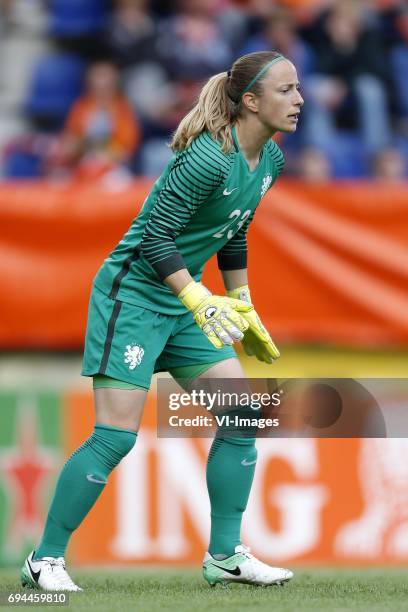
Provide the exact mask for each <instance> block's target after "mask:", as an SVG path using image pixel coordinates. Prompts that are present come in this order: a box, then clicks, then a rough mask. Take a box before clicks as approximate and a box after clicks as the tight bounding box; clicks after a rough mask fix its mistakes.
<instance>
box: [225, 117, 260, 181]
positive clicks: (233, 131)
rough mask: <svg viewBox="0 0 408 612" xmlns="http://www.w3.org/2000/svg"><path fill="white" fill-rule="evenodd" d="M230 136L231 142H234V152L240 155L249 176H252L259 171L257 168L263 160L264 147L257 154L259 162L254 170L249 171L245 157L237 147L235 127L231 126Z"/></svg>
mask: <svg viewBox="0 0 408 612" xmlns="http://www.w3.org/2000/svg"><path fill="white" fill-rule="evenodd" d="M231 134H232V140H233V142H234V147H235V150H236V152H237V153H239V154H240V155H241V157H242V159H243V160H244V162H245V165H246V167H247V170H248V172H249V174H254V173H255V172H256V171H257V170H259V167H260V165H261V162H262V159H263V155H264V148H265V146H263V147H262V150H261V152H260V154H259V161H258V163H257V166H256V168H255V169H254V170H251V169H250V167H249V164H248V161H247V159H246V157H245V155H244V154H243V152H242V151H241V149H240V146H239V143H238V138H237V134H236V131H235V125H233V126H232V129H231Z"/></svg>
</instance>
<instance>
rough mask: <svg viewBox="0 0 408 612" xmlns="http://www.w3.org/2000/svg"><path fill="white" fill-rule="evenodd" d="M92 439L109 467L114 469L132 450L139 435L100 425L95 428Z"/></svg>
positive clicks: (126, 430)
mask: <svg viewBox="0 0 408 612" xmlns="http://www.w3.org/2000/svg"><path fill="white" fill-rule="evenodd" d="M92 438H93V441H94V445H95V447H97V448H98V451H99V455H101V456H103V459H104V462H105V463H106V465H107V467H109V468H110V469H113V468H114V467H116V466H117V465H118V463H119V462H120V461H121V460H122V459H123V458H124V457H125V456H126V455H127V454H128V453H129V452H130V451H131V450H132V448H133V446H134V445H135V442H136V438H137V433H136V432H135V431H131V430H128V429H120V428H118V427H112V426H110V425H100V424H98V425H96V426H95V430H94V433H93V436H92Z"/></svg>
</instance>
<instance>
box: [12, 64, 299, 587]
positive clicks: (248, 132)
mask: <svg viewBox="0 0 408 612" xmlns="http://www.w3.org/2000/svg"><path fill="white" fill-rule="evenodd" d="M302 104H303V100H302V97H301V95H300V93H299V83H298V79H297V74H296V70H295V67H294V66H293V64H292V63H291V62H290V61H288V60H287V59H286V58H284V57H283V56H282V55H280V54H279V53H277V52H257V53H251V54H249V55H246V56H243V57H241V58H239V59H238V60H236V62H235V63H234V65H233V66H232V68H231V70H230V71H228V72H225V73H221V74H217V75H215V76H214V77H212V78H211V79H210V80H209V81H208V83H207V84H206V85H205V86H204V87H203V89H202V92H201V94H200V97H199V100H198V103H197V105H196V106H195V107H194V108H193V109H192V110H191V112H190V113H189V114H188V115H187V116H186V117H185V118H184V119H183V120H182V121H181V123H180V125H179V127H178V129H177V130H176V132H175V134H174V136H173V140H172V143H171V146H172V149H173V151H174V157H173V159H172V160H171V161H170V162H169V164H168V166H167V168H166V169H165V170H164V172H163V174H162V175H161V176H160V178H159V179H158V180H157V181H156V183H155V184H154V186H153V188H152V190H151V192H150V194H149V196H148V197H147V199H146V201H145V203H144V205H143V208H142V210H141V212H140V213H139V215H138V216H137V218H136V219H135V220H134V222H133V223H132V225H131V227H130V229H129V230H128V232H127V233H126V234H125V235H124V237H123V239H122V240H121V242H120V243H119V244H118V245H117V247H116V248H115V249H114V251H113V252H112V253H111V254H110V255H109V257H108V258H107V259H106V260H105V262H104V263H103V265H102V267H101V268H100V270H99V272H98V274H97V275H96V277H95V279H94V286H93V290H92V295H91V300H90V305H89V313H88V327H87V333H86V340H85V354H84V362H83V372H82V373H83V374H84V375H85V376H92V377H93V387H94V397H95V412H96V419H95V421H96V422H95V428H94V431H93V433H92V435H91V436H90V438H88V440H86V441H85V442H84V444H83V445H82V446H81V447H80V448H79V449H78V450H77V451H76V452H75V453H74V454H73V455H72V456H71V458H70V459H69V460H68V461H67V463H66V464H65V466H64V468H63V469H62V472H61V474H60V477H59V480H58V482H57V486H56V491H55V494H54V498H53V500H52V503H51V507H50V510H49V514H48V517H47V521H46V525H45V529H44V533H43V536H42V539H41V542H40V543H39V546H38V548H37V549H36V550H35V551H33V552H32V553H31V554H30V555H29V557H28V558H27V559H26V562H25V564H24V566H23V569H22V582H23V584H25V585H28V586H36V587H40V588H43V589H47V590H60V589H63V590H79V587H78V586H77V585H75V583H74V582H73V581H72V580H71V578H70V577H69V575H68V573H67V571H66V569H65V562H64V554H65V550H66V547H67V544H68V541H69V538H70V536H71V534H72V533H73V531H74V530H75V529H76V528H77V527H78V526H79V525H80V524H81V522H82V520H83V519H84V518H85V516H86V515H87V514H88V512H89V510H90V509H91V508H92V506H93V505H94V503H95V502H96V500H97V498H98V497H99V495H100V494H101V492H102V490H103V488H104V486H105V484H106V481H107V478H108V476H109V474H110V473H111V471H112V470H113V469H114V468H115V467H116V465H118V463H119V462H120V461H121V459H122V458H123V457H124V456H125V455H126V454H127V453H128V452H129V451H130V450H131V449H132V447H133V446H134V444H135V442H136V438H137V431H138V429H139V425H140V421H141V418H142V414H143V407H144V403H145V399H146V394H147V391H148V389H149V387H150V382H151V377H152V375H153V373H154V372H159V371H168V372H170V373H171V375H172V376H173V377H175V378H176V379H188V380H191V381H195V384H197V381H199V379H200V378H203V377H204V378H226V379H229V378H244V377H245V375H244V372H243V370H242V368H241V365H240V362H239V360H238V359H237V357H236V354H235V351H234V349H233V346H232V345H233V343H235V342H242V344H243V347H244V349H245V351H246V352H247V353H248V354H249V355H254V356H255V357H256V358H257V359H259V360H260V361H263V362H267V363H272V362H273V360H274V359H276V358H277V357H279V352H278V350H277V348H276V346H275V345H274V343H273V342H272V340H271V338H270V336H269V334H268V332H267V330H266V329H265V327H264V326H263V325H262V323H261V321H260V319H259V317H258V315H257V313H256V311H255V309H254V306H253V305H252V302H251V298H250V293H249V289H248V279H247V245H246V234H247V230H248V226H249V224H250V223H251V221H252V219H253V217H254V213H255V210H256V208H257V206H258V204H259V202H260V200H261V198H262V197H263V196H264V195H265V193H266V192H267V191H268V189H270V188H271V187H272V185H273V184H274V182H275V181H276V179H277V178H278V176H279V174H280V173H281V171H282V167H283V163H284V161H283V155H282V152H281V151H280V149H279V147H278V145H277V144H276V143H275V142H274V141H272V140H271V137H272V136H273V135H274V134H275V133H276V132H277V131H282V132H289V133H290V132H295V130H296V127H297V120H298V116H299V112H300V109H301V106H302ZM215 253H216V254H217V258H218V266H219V268H220V270H221V273H222V276H223V280H224V284H225V287H226V295H225V296H215V295H211V293H210V292H209V291H208V289H207V288H206V287H204V286H203V285H202V284H201V280H200V279H201V275H202V271H203V267H204V265H205V263H206V262H207V261H208V260H209V259H210V257H211V256H212V255H214V254H215ZM255 463H256V448H255V440H254V438H245V437H242V438H226V439H223V438H221V437H217V438H216V439H215V440H214V442H213V445H212V448H211V451H210V454H209V460H208V465H207V485H208V492H209V497H210V502H211V537H210V543H209V548H208V552H207V553H206V555H205V558H204V577H205V578H206V580H207V581H208V582H209V583H210V584H211V585H214V584H216V583H217V582H221V583H224V582H228V581H241V582H247V583H250V584H262V585H269V584H276V583H282V582H283V581H286V580H288V579H289V578H290V577H291V576H292V573H291V572H290V571H289V570H284V569H281V568H273V567H270V566H268V565H266V564H264V563H262V562H261V561H259V560H258V559H256V558H255V557H254V556H253V555H251V554H250V552H249V550H248V549H247V548H246V547H245V546H244V545H242V543H241V540H240V528H241V520H242V515H243V512H244V510H245V507H246V504H247V501H248V497H249V493H250V489H251V485H252V480H253V475H254V469H255Z"/></svg>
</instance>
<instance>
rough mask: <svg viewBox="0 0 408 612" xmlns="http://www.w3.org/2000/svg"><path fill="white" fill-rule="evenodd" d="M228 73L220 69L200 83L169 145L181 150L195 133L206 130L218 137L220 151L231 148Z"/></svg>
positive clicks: (226, 151) (196, 134) (232, 112)
mask: <svg viewBox="0 0 408 612" xmlns="http://www.w3.org/2000/svg"><path fill="white" fill-rule="evenodd" d="M227 83H228V73H227V72H220V73H219V74H216V75H214V76H213V77H211V79H210V80H209V81H207V83H206V84H205V85H204V87H203V89H202V90H201V93H200V96H199V98H198V102H197V104H196V105H195V106H194V108H193V109H192V110H191V111H190V112H189V113H188V115H186V116H185V117H184V119H182V120H181V122H180V124H179V126H178V128H177V130H176V131H175V133H174V135H173V139H172V142H171V145H170V146H171V148H172V149H173V151H182V150H183V149H186V148H187V147H189V146H190V145H191V143H192V141H193V140H194V138H196V137H197V136H199V134H201V132H204V131H205V130H208V132H210V134H211V136H212V137H213V138H214V140H218V141H219V142H220V144H221V149H222V150H223V151H224V153H229V152H230V151H231V149H232V148H233V140H232V134H231V127H232V125H231V120H232V119H233V118H234V117H233V115H234V108H233V107H234V106H236V105H235V104H234V103H233V102H232V100H230V99H229V97H228V95H227Z"/></svg>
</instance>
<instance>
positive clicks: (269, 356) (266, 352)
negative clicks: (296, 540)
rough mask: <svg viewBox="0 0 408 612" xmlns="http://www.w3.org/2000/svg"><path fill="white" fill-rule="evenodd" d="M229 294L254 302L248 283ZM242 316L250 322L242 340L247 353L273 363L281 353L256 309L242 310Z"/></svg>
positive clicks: (232, 296) (229, 295) (235, 297)
mask: <svg viewBox="0 0 408 612" xmlns="http://www.w3.org/2000/svg"><path fill="white" fill-rule="evenodd" d="M227 294H228V297H231V298H234V299H238V300H242V301H244V302H248V303H249V304H251V303H252V302H251V295H250V293H249V288H248V285H244V286H242V287H237V289H232V290H231V291H228V292H227ZM241 316H242V317H243V318H244V319H245V320H246V321H247V323H248V329H247V330H246V331H245V332H244V337H243V339H242V340H241V342H242V346H243V347H244V351H245V352H246V354H247V355H250V356H255V357H256V358H257V359H259V361H264V362H266V363H273V361H274V360H275V359H278V357H280V353H279V350H278V349H277V347H276V346H275V344H274V342H273V341H272V338H271V337H270V335H269V333H268V331H267V329H266V328H265V326H264V325H263V323H262V321H261V319H260V318H259V316H258V314H257V312H256V311H255V309H251V310H249V311H248V312H242V313H241Z"/></svg>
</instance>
